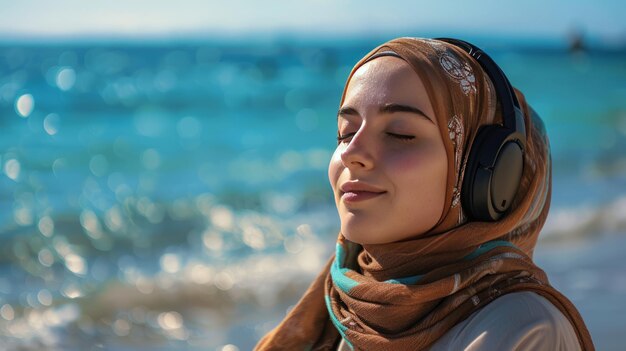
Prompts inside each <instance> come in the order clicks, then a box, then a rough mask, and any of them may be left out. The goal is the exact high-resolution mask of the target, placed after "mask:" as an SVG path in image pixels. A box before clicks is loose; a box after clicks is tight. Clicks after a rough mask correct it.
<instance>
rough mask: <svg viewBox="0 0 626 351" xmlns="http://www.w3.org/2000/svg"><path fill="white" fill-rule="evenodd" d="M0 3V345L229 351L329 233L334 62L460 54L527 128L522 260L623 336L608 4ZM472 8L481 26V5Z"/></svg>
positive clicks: (614, 75) (284, 294) (623, 11)
mask: <svg viewBox="0 0 626 351" xmlns="http://www.w3.org/2000/svg"><path fill="white" fill-rule="evenodd" d="M510 6H511V5H507V4H506V2H501V3H498V2H496V1H495V0H494V1H484V2H482V3H476V4H473V5H466V4H464V3H463V2H461V1H458V2H455V1H442V2H438V3H436V4H434V3H430V2H409V1H398V2H390V3H388V4H387V3H386V4H385V5H383V4H382V3H378V2H373V1H345V2H341V3H336V4H335V3H333V2H330V1H305V2H288V1H277V2H275V3H265V2H264V3H263V5H261V3H256V2H253V1H234V2H229V3H228V4H224V3H210V2H200V1H177V2H175V4H174V3H173V2H172V3H162V2H148V1H134V2H129V3H122V2H119V3H116V2H104V1H94V2H89V4H87V3H84V2H81V1H74V0H62V1H55V2H45V3H44V2H43V1H40V2H37V1H20V2H9V1H1V2H0V131H1V134H0V350H155V349H156V350H219V351H237V350H251V349H252V347H253V345H254V344H255V342H256V341H257V340H258V338H260V336H262V335H263V334H264V333H266V332H267V331H268V330H270V329H271V328H273V327H274V326H275V325H276V324H277V323H278V322H279V321H280V320H281V319H282V317H283V316H284V315H285V312H286V311H287V310H288V309H289V308H290V307H291V306H293V304H294V303H295V302H296V301H297V300H298V298H299V297H300V296H301V294H302V292H303V291H304V290H305V289H306V287H307V286H308V284H309V283H310V282H311V280H312V278H313V277H314V276H315V275H316V274H317V272H318V271H319V269H320V268H321V266H322V265H323V264H324V263H325V262H326V260H327V259H328V257H329V256H330V255H331V252H332V250H333V248H334V242H335V238H336V235H337V231H338V228H339V220H338V217H337V215H336V212H335V207H334V202H333V198H332V194H331V191H330V186H329V185H328V181H327V175H326V168H327V164H328V161H329V159H330V156H331V154H332V152H333V149H334V147H335V145H336V139H335V137H336V123H335V118H336V112H337V108H338V103H339V99H340V94H341V91H342V88H343V85H344V83H345V80H346V78H347V76H348V73H349V72H350V69H351V67H352V66H353V65H354V63H356V61H357V60H358V59H360V58H361V57H362V56H363V55H364V54H366V53H367V52H369V51H370V50H371V49H372V48H374V47H375V46H377V45H378V44H380V43H382V42H384V41H386V40H389V39H392V38H395V37H400V36H417V37H435V36H452V37H460V38H463V39H466V40H468V41H471V42H473V43H474V44H476V45H478V46H480V47H482V48H483V49H484V50H485V51H487V52H488V53H489V54H490V55H491V56H492V57H493V58H494V59H495V60H496V62H498V63H499V64H500V66H501V67H502V68H503V70H504V71H505V72H506V73H507V75H508V77H509V79H510V80H511V82H512V84H513V85H514V86H516V87H518V88H519V89H520V90H522V91H523V92H524V93H525V94H526V97H527V99H528V100H529V102H530V103H531V105H532V106H533V107H534V108H535V110H537V111H538V113H539V114H540V115H541V116H542V118H543V119H544V121H545V124H546V128H547V130H548V134H549V136H550V139H551V147H552V158H553V192H552V206H551V211H550V215H549V217H548V220H547V223H546V225H545V227H544V230H543V232H542V235H541V236H540V241H539V243H538V246H537V250H536V252H535V260H536V261H537V262H538V264H539V265H540V266H542V267H543V268H544V269H545V271H546V272H547V273H548V276H549V277H550V279H551V282H552V283H553V285H555V286H556V287H557V288H558V289H560V290H561V291H562V292H563V293H564V294H565V295H566V296H568V297H569V298H570V299H571V300H572V301H573V302H574V304H575V305H576V306H577V307H578V308H579V310H580V312H581V314H582V316H583V318H584V319H585V321H586V323H587V325H588V327H589V329H590V331H591V334H592V337H593V339H594V342H595V344H596V346H597V348H598V350H618V349H620V348H621V347H623V344H624V342H626V336H625V335H624V331H625V330H626V303H624V298H626V261H625V260H624V254H623V252H624V250H625V249H626V152H625V151H624V150H626V25H625V24H624V22H623V20H622V17H623V16H624V15H626V5H625V4H624V3H623V2H618V1H597V2H593V3H592V2H591V1H564V0H559V1H554V2H552V3H550V4H547V3H543V2H539V1H531V2H527V3H525V4H516V5H515V8H510ZM487 9H489V10H487Z"/></svg>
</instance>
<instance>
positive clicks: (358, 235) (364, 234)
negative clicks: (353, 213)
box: [341, 226, 385, 245]
mask: <svg viewBox="0 0 626 351" xmlns="http://www.w3.org/2000/svg"><path fill="white" fill-rule="evenodd" d="M341 234H343V236H344V237H345V238H346V239H348V240H350V241H351V242H353V243H356V244H361V245H363V244H366V245H367V244H370V245H371V244H384V243H385V240H381V239H382V238H381V237H380V235H376V234H375V231H372V228H371V227H369V228H368V230H365V229H361V230H358V229H356V228H345V227H343V226H342V228H341Z"/></svg>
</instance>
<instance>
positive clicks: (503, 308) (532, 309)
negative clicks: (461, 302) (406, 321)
mask: <svg viewBox="0 0 626 351" xmlns="http://www.w3.org/2000/svg"><path fill="white" fill-rule="evenodd" d="M337 350H338V351H350V347H348V345H346V344H345V343H344V341H343V340H342V341H341V343H340V344H339V347H338V348H337ZM444 350H445V351H447V350H465V351H479V350H480V351H484V350H516V351H526V350H551V351H552V350H554V351H559V350H568V351H569V350H574V351H575V350H581V348H580V344H579V343H578V338H577V337H576V332H575V331H574V328H573V327H572V324H571V323H570V321H569V320H568V319H567V317H565V315H563V313H561V311H559V309H558V308H556V306H554V305H553V304H552V303H551V302H550V301H548V300H547V299H546V298H544V297H542V296H541V295H539V294H536V293H534V292H529V291H523V292H515V293H510V294H506V295H503V296H501V297H499V298H497V299H495V300H493V301H492V302H491V303H489V304H488V305H487V306H485V307H483V308H481V309H480V310H478V311H476V312H474V313H472V314H471V315H470V316H469V317H468V318H467V319H465V320H464V321H462V322H460V323H459V324H457V325H455V326H454V327H453V328H452V329H450V330H449V331H448V332H447V333H446V334H444V335H443V336H442V337H441V338H440V339H439V340H437V341H436V342H435V343H434V344H433V345H432V346H431V348H430V351H444Z"/></svg>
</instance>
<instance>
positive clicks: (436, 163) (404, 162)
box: [387, 150, 448, 192]
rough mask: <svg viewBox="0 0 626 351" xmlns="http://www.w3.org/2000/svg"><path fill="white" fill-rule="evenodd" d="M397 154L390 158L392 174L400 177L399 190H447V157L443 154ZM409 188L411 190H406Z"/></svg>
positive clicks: (388, 163) (389, 164)
mask: <svg viewBox="0 0 626 351" xmlns="http://www.w3.org/2000/svg"><path fill="white" fill-rule="evenodd" d="M432 151H433V150H430V151H429V152H415V151H414V150H413V151H411V152H397V153H393V154H392V155H389V156H388V162H387V166H388V169H389V171H390V172H389V173H390V174H395V175H397V176H398V178H397V181H398V186H399V187H401V189H399V190H401V191H402V190H406V191H411V190H416V189H422V190H432V191H437V192H441V191H442V188H445V185H446V180H447V172H448V163H447V156H446V154H445V151H443V152H432ZM405 187H409V188H405Z"/></svg>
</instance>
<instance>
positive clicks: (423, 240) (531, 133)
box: [255, 38, 594, 350]
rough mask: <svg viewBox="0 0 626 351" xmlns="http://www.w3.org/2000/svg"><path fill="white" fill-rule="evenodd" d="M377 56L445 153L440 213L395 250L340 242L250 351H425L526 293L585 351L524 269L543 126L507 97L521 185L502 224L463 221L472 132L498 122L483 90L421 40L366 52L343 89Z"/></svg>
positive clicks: (542, 281) (544, 177) (541, 218)
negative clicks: (408, 93)
mask: <svg viewBox="0 0 626 351" xmlns="http://www.w3.org/2000/svg"><path fill="white" fill-rule="evenodd" d="M385 51H391V52H392V53H394V54H395V55H398V56H399V57H400V58H402V59H404V60H405V61H406V62H407V63H409V65H411V67H412V68H413V69H414V70H415V72H416V73H417V74H418V75H419V76H420V78H421V79H422V81H423V82H424V85H425V87H426V90H427V92H428V96H429V98H430V101H431V103H432V105H433V108H434V111H435V116H436V118H437V119H438V122H439V123H438V124H439V128H440V132H441V136H442V138H443V140H444V145H445V148H446V152H447V154H448V170H449V171H448V179H447V190H446V203H445V205H444V209H445V210H444V212H443V213H442V215H441V218H440V219H439V222H438V223H437V224H436V225H435V226H434V227H433V228H432V229H431V230H430V231H428V232H427V233H424V234H422V235H418V236H416V237H415V238H412V239H410V240H405V241H402V242H394V243H389V244H376V245H362V246H361V245H357V244H355V243H352V242H350V241H348V240H347V239H345V238H344V237H343V235H341V233H340V234H339V238H338V240H337V251H336V254H335V255H334V256H333V257H332V258H331V259H330V261H329V262H328V263H327V264H326V266H325V267H324V270H323V271H322V272H321V273H320V274H319V276H318V277H317V278H316V279H315V281H314V282H313V283H312V284H311V286H310V287H309V289H308V290H307V291H306V292H305V294H304V296H303V297H302V298H301V300H300V301H299V302H298V304H297V305H296V306H295V307H294V308H293V309H292V310H291V311H290V312H289V314H288V315H287V316H286V317H285V319H284V320H283V321H282V322H281V323H280V325H278V326H277V327H276V328H275V329H274V330H272V331H271V332H270V333H268V334H267V335H265V337H263V339H261V341H259V343H258V345H257V346H256V348H255V349H256V350H334V349H336V347H337V345H338V343H339V341H340V338H343V339H344V340H345V341H346V344H348V345H349V346H350V347H351V348H352V349H354V350H423V349H427V348H428V347H429V346H430V345H431V344H432V343H434V342H435V341H436V340H437V339H439V338H440V337H441V336H443V335H444V334H445V333H446V332H447V331H448V330H450V329H451V328H452V327H454V326H455V325H456V324H458V323H459V322H461V321H463V320H464V319H465V318H467V317H468V316H469V315H470V314H472V313H473V312H474V311H476V310H478V309H480V308H482V307H484V306H485V305H487V304H488V303H490V302H491V301H493V300H494V299H496V298H498V297H499V296H502V295H504V294H508V293H511V292H516V291H532V292H535V293H538V294H540V295H541V296H543V297H545V298H546V299H548V300H549V301H550V302H551V303H553V304H554V305H555V306H556V307H557V308H558V309H559V310H560V311H561V312H563V314H564V315H565V316H566V317H567V318H568V319H569V321H570V322H571V323H572V325H573V326H574V329H575V330H576V333H577V336H578V340H579V342H580V345H581V347H582V349H583V350H594V346H593V344H592V341H591V336H590V335H589V332H588V330H587V328H586V326H585V324H584V322H583V320H582V318H581V316H580V314H579V313H578V311H577V310H576V308H575V307H574V305H573V304H572V303H571V302H570V301H569V300H568V299H567V298H566V297H565V296H563V295H562V294H561V293H559V292H558V291H557V290H556V289H555V288H553V287H552V286H550V283H549V281H548V278H547V276H546V274H545V273H544V271H543V270H541V269H540V268H539V267H537V266H536V265H535V264H534V263H533V261H532V256H533V250H534V247H535V244H536V242H537V237H538V236H539V231H540V230H541V227H542V226H543V224H544V222H545V220H546V217H547V215H548V209H549V207H550V195H551V179H552V177H551V158H550V149H549V142H548V138H547V135H546V132H545V129H544V126H543V123H542V121H541V119H539V117H538V116H537V115H536V114H535V113H534V111H533V110H532V109H531V108H530V106H529V105H528V104H527V102H526V100H525V98H524V95H523V94H522V93H521V92H520V91H518V90H515V93H516V95H517V98H518V100H519V102H520V106H521V107H522V110H523V112H524V116H525V118H524V119H525V124H526V131H527V141H526V152H525V155H524V173H523V176H522V180H521V184H520V187H519V189H518V192H517V194H516V196H515V198H514V200H513V203H512V206H511V210H510V212H509V213H508V214H507V215H506V216H504V217H503V218H502V219H501V220H499V221H497V222H473V221H468V220H467V218H466V217H465V214H464V212H463V209H462V206H461V201H460V186H461V184H462V180H463V172H464V169H465V162H466V158H467V155H468V151H469V147H470V145H471V142H472V140H473V138H474V136H475V134H476V132H477V130H478V128H479V127H480V126H482V125H485V124H495V123H502V115H501V113H500V106H499V104H496V100H497V99H496V96H495V92H494V89H493V85H492V83H491V81H490V80H489V78H488V77H487V76H486V74H485V73H484V71H483V69H482V68H481V67H480V65H479V64H478V63H477V62H476V61H475V60H474V59H472V58H471V57H470V56H469V55H468V54H467V53H466V52H465V51H463V50H462V49H459V48H457V47H455V46H453V45H451V44H448V43H445V42H442V41H438V40H431V39H420V38H399V39H394V40H391V41H389V42H387V43H385V44H382V45H380V46H379V47H377V48H375V49H374V50H372V51H371V52H370V53H368V54H367V55H366V56H365V57H364V58H362V59H361V60H360V61H359V62H358V63H357V64H356V65H355V66H354V68H353V69H352V72H351V73H350V76H349V77H348V82H349V81H350V79H351V77H352V75H353V74H354V72H355V71H356V70H357V69H358V68H359V67H360V66H361V65H363V64H364V63H365V62H367V61H368V59H370V58H371V57H372V56H373V55H375V54H379V55H380V53H382V52H385ZM347 85H348V83H347V82H346V87H344V94H343V96H342V100H341V103H340V106H341V104H343V99H344V97H345V92H346V90H345V89H346V88H347Z"/></svg>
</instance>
